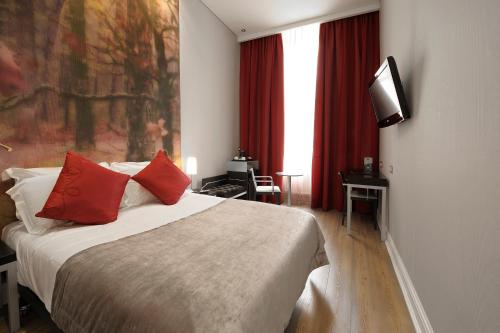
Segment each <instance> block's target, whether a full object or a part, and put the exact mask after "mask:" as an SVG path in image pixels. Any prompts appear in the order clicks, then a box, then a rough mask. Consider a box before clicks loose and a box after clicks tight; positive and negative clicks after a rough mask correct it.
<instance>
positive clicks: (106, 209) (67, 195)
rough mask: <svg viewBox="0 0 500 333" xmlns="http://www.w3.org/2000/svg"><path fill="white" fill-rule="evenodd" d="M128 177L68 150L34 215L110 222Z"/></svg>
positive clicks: (95, 222) (92, 222)
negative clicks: (55, 179) (62, 163)
mask: <svg viewBox="0 0 500 333" xmlns="http://www.w3.org/2000/svg"><path fill="white" fill-rule="evenodd" d="M129 178H130V176H128V175H125V174H122V173H118V172H114V171H111V170H109V169H106V168H104V167H102V166H100V165H97V164H95V163H94V162H92V161H89V160H87V159H85V158H83V157H81V156H79V155H77V154H75V153H73V152H68V153H67V154H66V161H65V162H64V167H63V168H62V171H61V174H60V175H59V178H58V179H57V182H56V185H55V186H54V189H53V190H52V193H50V195H49V198H48V199H47V202H46V203H45V206H44V207H43V209H42V210H41V211H40V212H39V213H37V214H36V216H37V217H45V218H49V219H56V220H69V221H73V222H76V223H80V224H105V223H109V222H113V221H115V220H116V218H117V216H118V209H119V208H120V201H121V199H122V197H123V192H124V191H125V186H126V185H127V182H128V180H129Z"/></svg>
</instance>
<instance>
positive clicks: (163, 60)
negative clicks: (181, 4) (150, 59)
mask: <svg viewBox="0 0 500 333" xmlns="http://www.w3.org/2000/svg"><path fill="white" fill-rule="evenodd" d="M164 3H165V4H166V6H168V7H169V8H170V9H171V11H176V10H178V8H176V5H177V2H175V1H168V0H167V1H165V2H164ZM151 8H152V10H151V11H152V20H151V21H152V28H153V31H154V32H153V35H154V43H155V49H156V65H157V68H158V75H157V82H158V91H159V96H158V103H157V109H158V112H159V116H160V118H161V119H164V120H165V130H166V132H167V135H165V136H163V139H162V141H163V148H164V149H165V150H166V151H167V153H168V154H169V156H173V154H174V151H173V150H174V142H173V139H172V138H173V136H174V130H175V129H174V117H173V112H172V101H173V99H174V98H175V97H176V96H175V93H176V91H177V90H176V89H175V87H174V85H175V84H176V82H177V81H176V78H178V76H179V72H178V70H172V68H174V69H176V68H178V58H177V56H175V55H174V56H170V57H168V56H167V48H166V45H165V41H166V40H168V37H169V36H168V34H171V33H173V34H174V41H175V42H177V41H178V37H179V36H178V29H176V28H175V27H176V26H178V20H177V17H176V16H175V15H173V16H171V17H168V18H166V17H162V16H161V14H160V13H161V11H159V10H158V1H157V0H151ZM177 45H178V42H177Z"/></svg>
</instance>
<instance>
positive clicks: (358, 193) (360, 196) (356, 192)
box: [339, 171, 378, 230]
mask: <svg viewBox="0 0 500 333" xmlns="http://www.w3.org/2000/svg"><path fill="white" fill-rule="evenodd" d="M339 176H340V180H341V182H342V191H343V193H344V210H343V211H342V225H344V219H345V217H346V215H347V181H346V178H345V175H344V172H343V171H339ZM351 200H352V201H364V202H367V203H370V204H371V206H372V212H373V227H374V228H375V230H377V229H378V224H377V208H378V193H377V191H375V190H369V189H364V190H362V189H352V190H351Z"/></svg>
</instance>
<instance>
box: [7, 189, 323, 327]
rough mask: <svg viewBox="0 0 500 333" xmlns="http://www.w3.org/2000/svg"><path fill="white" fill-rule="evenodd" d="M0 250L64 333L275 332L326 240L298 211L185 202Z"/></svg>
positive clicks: (22, 238)
mask: <svg viewBox="0 0 500 333" xmlns="http://www.w3.org/2000/svg"><path fill="white" fill-rule="evenodd" d="M2 240H3V241H4V242H5V243H6V244H7V245H8V246H9V247H11V248H12V249H14V250H15V251H16V252H17V260H18V281H19V284H20V285H22V286H25V287H27V288H29V289H30V290H31V291H33V292H34V294H36V295H37V296H38V298H39V299H40V300H41V301H42V302H43V303H44V305H45V307H46V309H47V311H48V312H50V314H51V318H52V320H53V321H54V322H55V323H56V324H57V326H58V327H59V328H61V329H62V330H63V331H64V332H195V331H197V332H283V330H284V329H285V328H286V326H287V324H288V321H289V319H290V316H291V314H292V311H293V308H294V306H295V303H296V301H297V299H298V298H299V296H300V294H301V293H302V290H303V288H304V285H305V282H306V280H307V277H308V275H309V273H310V272H311V270H312V269H314V268H316V267H318V266H319V265H321V264H324V263H325V262H326V258H325V256H324V250H323V237H322V235H321V232H320V230H319V227H318V225H317V224H316V221H315V219H314V217H313V216H312V215H311V214H308V213H306V212H304V211H301V210H298V209H294V208H289V207H283V206H276V205H270V204H263V203H258V202H250V201H242V200H233V199H222V198H216V197H211V196H205V195H200V194H194V193H189V192H186V193H185V194H184V195H183V196H182V198H181V200H179V202H178V203H177V204H175V205H171V206H166V205H162V204H154V203H153V204H147V205H143V206H139V207H132V208H127V209H123V210H121V211H120V213H119V216H118V220H117V221H116V222H114V223H110V224H105V225H97V226H81V225H72V226H60V227H56V228H53V229H51V230H50V231H49V232H47V233H46V234H43V235H33V234H29V233H28V232H27V231H26V229H25V227H24V226H23V224H22V223H21V222H15V223H12V224H9V225H8V226H6V227H5V228H4V230H3V233H2Z"/></svg>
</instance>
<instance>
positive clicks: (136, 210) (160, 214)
mask: <svg viewBox="0 0 500 333" xmlns="http://www.w3.org/2000/svg"><path fill="white" fill-rule="evenodd" d="M224 200H225V199H222V198H217V197H212V196H207V195H200V194H194V193H188V192H186V193H185V194H184V195H183V197H182V198H181V199H180V200H179V202H178V203H177V204H175V205H171V206H166V205H163V204H148V205H144V206H139V207H131V208H127V209H124V210H121V211H120V213H119V214H118V219H117V221H115V222H113V223H109V224H104V225H97V226H81V225H71V226H61V227H56V228H54V229H51V230H49V231H48V232H47V233H46V234H43V235H32V234H29V233H28V231H27V230H26V228H25V227H24V225H23V224H22V223H21V222H16V223H11V224H9V225H8V226H6V227H5V228H4V231H3V234H2V240H3V241H4V242H5V243H6V244H7V245H8V246H9V247H11V248H12V249H15V250H16V252H17V269H18V272H17V275H18V282H19V283H20V284H21V285H23V286H26V287H29V288H30V289H31V290H32V291H33V292H35V294H36V295H37V296H38V297H39V298H40V299H41V300H42V302H44V304H45V307H46V308H47V310H48V311H49V312H50V310H51V303H52V293H53V291H54V285H55V281H56V274H57V271H58V270H59V268H60V267H61V266H62V265H63V264H64V262H65V261H66V260H68V259H69V258H70V257H71V256H73V255H75V254H77V253H79V252H80V251H83V250H85V249H88V248H90V247H92V246H95V245H99V244H103V243H107V242H111V241H114V240H117V239H120V238H124V237H127V236H131V235H135V234H138V233H141V232H145V231H148V230H152V229H155V228H158V227H160V226H163V225H166V224H168V223H171V222H174V221H177V220H179V219H182V218H184V217H187V216H189V215H192V214H196V213H198V212H201V211H203V210H206V209H208V208H210V207H212V206H215V205H216V204H218V203H220V202H221V201H224Z"/></svg>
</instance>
